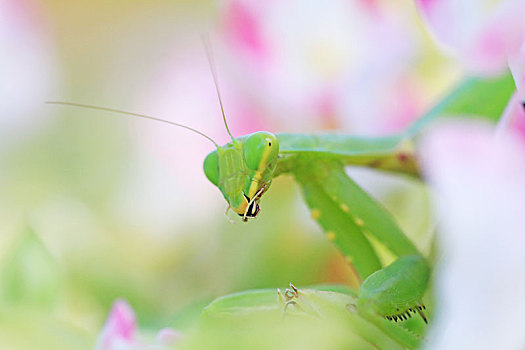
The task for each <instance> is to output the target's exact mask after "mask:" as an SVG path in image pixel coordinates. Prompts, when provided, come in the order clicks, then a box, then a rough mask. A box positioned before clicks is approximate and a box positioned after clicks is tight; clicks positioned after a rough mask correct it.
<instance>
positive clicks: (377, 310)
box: [83, 76, 513, 347]
mask: <svg viewBox="0 0 525 350" xmlns="http://www.w3.org/2000/svg"><path fill="white" fill-rule="evenodd" d="M512 90H513V86H512V81H511V80H510V78H509V77H508V76H505V77H502V78H499V79H495V80H488V81H484V80H476V79H466V80H465V82H464V83H463V84H462V85H460V87H459V88H458V89H456V90H455V91H453V92H452V94H450V95H449V96H448V97H447V98H446V99H445V100H444V101H443V103H441V104H440V105H438V106H436V107H435V108H434V109H433V110H431V111H430V113H428V114H427V116H425V117H424V118H422V119H421V120H420V121H418V122H416V123H415V124H414V125H413V126H412V127H410V128H409V129H407V130H406V131H405V132H402V133H400V134H398V135H393V136H389V137H381V138H363V137H356V136H346V135H338V134H319V135H302V134H276V135H274V134H272V133H269V132H257V133H254V134H251V135H247V136H242V137H238V138H233V136H231V134H230V136H231V139H232V141H231V142H230V143H228V144H226V145H224V146H218V145H217V144H216V143H215V142H214V144H215V146H216V149H215V150H213V151H212V152H210V154H209V155H208V156H207V157H206V159H205V161H204V172H205V174H206V177H207V178H208V179H209V180H210V182H211V183H212V184H214V185H215V186H217V188H218V189H219V190H220V192H221V193H222V195H223V196H224V198H225V200H226V202H227V204H228V207H229V208H231V209H232V210H233V211H234V212H235V213H237V214H238V215H239V216H241V217H242V220H243V221H247V220H248V219H251V218H255V217H256V216H257V215H258V214H259V213H260V211H261V203H260V202H261V199H262V197H263V195H264V194H265V193H266V192H267V191H268V189H269V188H270V185H271V183H272V181H273V179H274V178H275V177H277V176H279V175H281V174H285V173H288V174H291V175H293V176H294V178H295V179H296V180H297V182H298V184H299V185H300V187H301V190H302V193H303V196H304V199H305V202H306V203H307V205H308V207H309V208H310V211H311V216H312V218H313V219H315V220H316V221H317V222H318V223H319V225H320V226H321V227H322V229H323V231H324V232H325V234H326V237H327V238H328V239H329V240H331V241H332V242H333V243H334V244H335V245H336V246H337V247H338V248H339V250H340V251H341V253H342V254H343V255H344V256H345V257H346V258H347V260H348V261H349V262H351V263H352V264H353V266H354V267H355V269H356V271H357V273H358V275H359V277H360V278H361V279H362V280H363V281H364V282H363V283H362V285H361V290H360V292H359V295H358V296H357V298H356V299H355V300H354V301H352V302H349V303H347V304H348V305H354V307H355V308H356V309H357V311H358V314H359V317H360V318H362V319H365V320H367V322H371V323H373V324H374V325H375V327H379V329H380V330H381V331H382V332H384V333H385V334H390V337H391V338H392V339H394V340H396V341H398V342H400V343H402V344H403V346H407V347H415V346H417V341H413V342H412V341H411V340H407V341H408V342H410V344H411V345H410V346H408V345H406V344H405V340H406V339H408V338H406V337H405V336H404V335H399V334H398V331H397V330H396V329H395V328H391V327H390V326H387V325H386V324H385V323H384V322H387V324H388V321H389V320H393V321H396V322H397V321H404V320H405V319H406V316H407V315H408V314H409V313H410V312H413V313H419V314H420V315H421V317H422V318H423V319H424V320H425V322H426V321H427V319H426V316H425V315H424V313H423V308H424V306H423V304H422V298H423V295H424V293H425V291H426V289H427V284H428V281H429V276H430V267H429V263H428V262H427V261H426V259H425V258H423V256H422V254H421V253H420V252H419V251H418V249H417V248H416V246H415V245H414V243H413V242H411V241H410V240H409V239H408V238H407V237H406V236H405V234H404V233H403V231H402V230H401V229H400V228H399V226H398V225H397V223H396V222H395V220H394V219H393V218H392V217H391V215H390V214H389V213H388V212H387V211H386V210H385V209H384V208H383V207H382V206H381V205H380V204H379V203H377V202H376V201H375V200H374V199H372V198H371V197H370V196H369V195H368V194H367V193H366V192H365V191H363V190H362V189H361V188H360V187H359V186H358V185H357V184H356V183H355V182H354V181H353V180H352V179H351V178H350V177H349V176H348V175H347V174H346V172H345V166H347V165H354V166H365V167H370V168H374V169H378V170H381V171H388V172H394V173H399V174H404V175H407V176H412V177H416V178H418V177H420V173H419V169H418V164H417V152H416V149H417V138H418V135H419V133H420V132H422V130H424V128H425V127H427V126H428V125H429V124H430V123H431V122H432V121H433V120H434V119H436V117H438V116H439V117H442V116H446V115H454V114H456V112H457V111H461V113H462V114H463V115H468V114H473V115H481V116H486V117H488V118H494V117H495V116H497V115H499V114H500V112H501V110H502V109H503V107H504V103H505V102H506V100H507V99H506V98H505V96H507V97H508V96H510V94H511V93H512ZM494 96H500V97H501V96H503V97H502V98H497V99H492V97H494ZM219 101H220V95H219ZM494 101H498V102H497V103H494ZM220 102H221V101H220ZM83 107H88V108H95V109H103V110H108V109H104V108H99V107H93V106H86V105H83ZM221 108H222V102H221ZM109 111H112V112H117V113H122V111H118V110H109ZM124 113H125V112H124ZM128 114H131V113H128ZM133 115H136V116H139V117H145V118H150V119H156V118H151V117H148V116H144V115H137V114H133ZM223 118H224V111H223ZM156 120H158V119H156ZM161 121H163V120H161ZM164 122H166V121H164ZM168 123H171V122H168ZM171 124H175V125H178V124H176V123H171ZM179 126H181V125H179ZM183 127H185V128H187V129H190V130H192V131H194V132H197V133H199V134H201V135H203V134H202V133H201V132H199V131H196V130H194V129H191V128H188V127H186V126H183ZM228 133H229V130H228ZM204 136H205V135H204ZM205 137H207V136H205ZM207 138H208V137H207ZM208 139H209V138H208ZM210 140H211V139H210ZM212 142H213V140H212ZM370 237H374V239H375V240H377V241H379V242H380V243H382V244H383V245H384V246H385V247H386V248H387V249H388V250H389V251H390V253H392V254H393V255H394V256H396V257H398V260H397V261H396V262H394V263H393V264H392V265H389V266H387V267H383V266H382V264H381V260H380V257H379V256H378V253H377V252H376V250H375V249H374V246H373V244H372V243H371V241H370ZM294 292H295V293H296V295H295V296H294V295H292V294H293V293H292V294H290V295H289V296H290V299H289V300H286V301H285V304H286V305H290V302H292V301H293V303H294V304H296V305H300V303H298V301H297V300H296V299H297V298H298V296H299V295H300V294H299V292H298V291H294ZM347 304H345V305H347ZM343 309H344V308H343ZM347 311H348V310H347ZM345 312H346V311H345ZM378 317H379V319H378ZM385 318H386V319H387V320H385ZM383 321H384V322H383ZM356 324H357V325H356V327H360V326H359V324H360V323H356ZM392 326H394V327H395V325H392Z"/></svg>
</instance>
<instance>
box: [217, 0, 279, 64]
mask: <svg viewBox="0 0 525 350" xmlns="http://www.w3.org/2000/svg"><path fill="white" fill-rule="evenodd" d="M260 17H261V16H260V14H259V13H257V6H254V5H253V4H252V5H249V4H246V3H245V2H243V1H241V0H234V1H230V2H229V3H227V7H226V10H225V13H224V17H223V21H224V26H225V28H224V31H225V35H226V38H227V40H228V41H229V42H230V43H231V44H232V45H233V46H236V47H237V49H238V50H239V51H240V52H244V53H247V54H248V55H250V56H251V57H250V58H251V59H255V60H256V61H259V62H264V61H266V60H267V58H268V54H269V52H268V48H267V44H266V41H265V39H264V35H263V28H262V23H261V20H260Z"/></svg>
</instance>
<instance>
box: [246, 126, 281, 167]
mask: <svg viewBox="0 0 525 350" xmlns="http://www.w3.org/2000/svg"><path fill="white" fill-rule="evenodd" d="M278 154H279V141H278V140H277V137H275V135H274V134H272V133H269V132H266V131H260V132H256V133H253V134H251V135H250V136H248V138H247V139H246V142H245V144H244V160H245V161H246V165H247V166H248V168H250V169H252V170H262V169H264V168H266V167H267V166H268V165H269V164H273V163H274V162H275V161H276V159H277V156H278Z"/></svg>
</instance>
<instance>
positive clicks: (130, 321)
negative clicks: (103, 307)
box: [95, 300, 137, 350]
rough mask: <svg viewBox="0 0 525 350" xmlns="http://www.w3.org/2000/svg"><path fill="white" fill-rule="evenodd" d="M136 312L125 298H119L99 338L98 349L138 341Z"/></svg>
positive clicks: (101, 349)
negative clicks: (136, 337) (136, 336)
mask: <svg viewBox="0 0 525 350" xmlns="http://www.w3.org/2000/svg"><path fill="white" fill-rule="evenodd" d="M136 329H137V322H136V317H135V312H134V311H133V309H132V308H131V306H130V305H129V304H128V303H127V302H126V301H125V300H117V301H115V303H114V304H113V306H112V307H111V311H110V312H109V315H108V318H107V320H106V324H105V325H104V328H103V329H102V331H101V332H100V335H99V337H98V340H97V346H96V347H95V348H96V349H97V350H111V349H115V348H116V346H117V345H121V344H126V345H130V346H132V345H133V344H135V343H136V339H135V333H136Z"/></svg>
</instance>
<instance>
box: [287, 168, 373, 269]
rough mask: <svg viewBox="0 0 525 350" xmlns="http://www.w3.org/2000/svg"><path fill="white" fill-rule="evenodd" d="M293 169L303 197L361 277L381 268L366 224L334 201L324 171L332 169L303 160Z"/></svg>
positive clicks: (317, 219)
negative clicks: (328, 191) (364, 226)
mask: <svg viewBox="0 0 525 350" xmlns="http://www.w3.org/2000/svg"><path fill="white" fill-rule="evenodd" d="M298 163H299V164H298V166H297V167H296V170H295V172H294V174H295V177H296V179H297V181H298V182H299V184H300V185H301V189H302V192H303V195H304V199H305V201H306V203H307V205H308V207H309V208H310V210H311V213H312V218H314V219H315V220H316V221H317V222H318V223H319V224H320V225H321V227H322V228H323V230H324V232H325V233H326V235H327V237H328V239H329V240H331V241H332V242H333V243H334V244H335V245H336V246H337V247H338V248H339V250H341V252H342V253H343V254H344V255H345V257H346V258H347V259H348V260H349V262H351V263H353V265H354V267H355V269H356V270H357V273H358V274H359V276H360V277H361V279H365V278H366V277H368V276H369V275H370V274H372V273H373V272H375V271H377V270H379V269H380V268H381V262H380V261H379V258H378V257H377V254H376V252H375V251H374V249H373V247H372V245H371V244H370V242H369V241H368V239H367V238H366V236H365V235H364V231H363V227H362V226H360V225H358V223H356V220H355V218H354V217H352V215H350V213H349V212H348V210H346V209H345V208H343V207H341V203H338V202H336V201H334V199H333V198H331V197H330V196H329V195H328V194H327V192H326V190H325V188H324V187H323V181H324V180H326V178H325V176H323V173H327V172H329V171H330V170H331V169H328V170H327V168H326V166H325V165H324V164H321V163H319V162H312V163H310V162H301V161H298Z"/></svg>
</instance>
